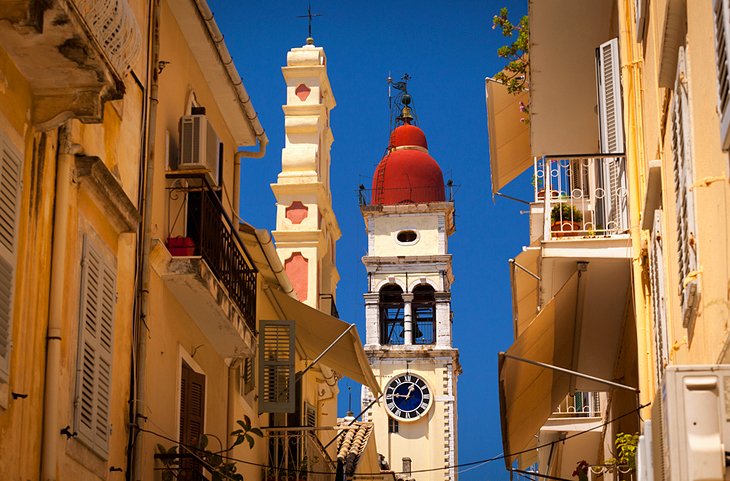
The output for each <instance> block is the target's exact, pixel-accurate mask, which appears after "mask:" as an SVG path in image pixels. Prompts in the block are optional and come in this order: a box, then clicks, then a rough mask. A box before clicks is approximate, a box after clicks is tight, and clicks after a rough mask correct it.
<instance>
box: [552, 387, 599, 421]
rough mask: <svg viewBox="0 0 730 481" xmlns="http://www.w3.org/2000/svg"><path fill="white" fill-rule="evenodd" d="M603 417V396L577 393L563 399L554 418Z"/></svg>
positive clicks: (553, 415)
mask: <svg viewBox="0 0 730 481" xmlns="http://www.w3.org/2000/svg"><path fill="white" fill-rule="evenodd" d="M600 416H601V394H600V393H598V392H581V391H577V392H575V393H573V394H569V395H568V396H566V397H565V399H563V402H561V403H560V404H559V405H558V406H557V407H556V408H555V411H553V414H552V416H551V417H554V418H575V417H578V418H581V417H590V418H592V417H600Z"/></svg>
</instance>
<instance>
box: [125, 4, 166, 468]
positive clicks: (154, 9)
mask: <svg viewBox="0 0 730 481" xmlns="http://www.w3.org/2000/svg"><path fill="white" fill-rule="evenodd" d="M150 9H151V12H150V19H151V22H152V25H151V30H152V32H151V42H150V43H151V47H150V63H149V64H148V68H149V76H148V78H151V81H150V85H149V91H148V92H149V97H148V100H147V101H148V102H149V116H148V119H147V154H146V158H145V160H144V161H145V164H146V168H147V174H146V179H145V185H144V201H143V208H142V215H143V221H142V222H143V226H142V236H143V237H142V240H141V245H142V257H141V259H140V272H141V274H142V279H141V289H140V290H139V291H138V293H137V295H138V299H139V313H138V316H137V319H135V322H136V324H137V326H136V329H135V331H136V333H137V358H136V370H135V380H134V384H135V387H136V393H134V395H135V398H134V399H133V402H132V415H133V418H132V423H133V425H132V430H131V436H133V440H134V447H133V451H132V462H131V464H132V466H131V468H132V472H131V475H130V476H129V479H131V480H134V481H139V480H141V479H142V477H143V475H142V461H143V460H142V455H143V452H144V451H143V449H142V448H143V438H144V435H143V433H142V432H141V431H139V429H138V428H140V427H142V425H143V423H144V422H145V421H146V419H147V413H146V410H145V401H146V376H145V374H146V371H145V370H146V364H147V337H148V336H149V328H148V326H149V322H148V321H149V289H150V264H149V258H150V249H151V244H152V190H153V188H154V177H155V138H156V136H155V131H156V124H157V104H158V99H157V95H158V90H159V77H158V76H159V71H158V69H157V63H158V62H159V58H160V6H159V0H152V3H151V5H150ZM138 245H139V244H138Z"/></svg>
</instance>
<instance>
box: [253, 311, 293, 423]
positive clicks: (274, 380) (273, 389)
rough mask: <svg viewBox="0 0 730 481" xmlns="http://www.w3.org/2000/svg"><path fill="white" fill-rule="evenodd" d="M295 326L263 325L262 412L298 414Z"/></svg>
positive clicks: (283, 323) (284, 322)
mask: <svg viewBox="0 0 730 481" xmlns="http://www.w3.org/2000/svg"><path fill="white" fill-rule="evenodd" d="M294 328H295V323H294V321H287V320H273V321H263V320H262V321H261V324H260V329H259V406H260V408H259V409H260V410H261V411H262V412H269V413H291V412H294V410H295V405H294V403H295V399H296V396H295V391H294V387H295V383H294V360H295V351H294V339H295V337H294V336H295V329H294Z"/></svg>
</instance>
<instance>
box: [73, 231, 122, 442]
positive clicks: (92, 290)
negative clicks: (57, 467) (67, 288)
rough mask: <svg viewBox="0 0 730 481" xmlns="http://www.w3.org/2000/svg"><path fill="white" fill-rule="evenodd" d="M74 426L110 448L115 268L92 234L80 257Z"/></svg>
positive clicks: (82, 435) (83, 435) (85, 436)
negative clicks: (92, 239)
mask: <svg viewBox="0 0 730 481" xmlns="http://www.w3.org/2000/svg"><path fill="white" fill-rule="evenodd" d="M81 266H82V267H81V302H80V305H81V312H80V320H79V345H78V360H77V379H76V404H75V407H76V409H75V417H74V418H75V419H74V421H75V429H76V431H77V432H78V433H79V438H80V439H81V440H82V441H84V442H85V443H86V444H87V445H88V446H89V447H90V448H92V449H94V450H95V451H96V452H97V453H99V454H101V455H103V456H106V455H107V453H108V449H109V409H110V401H111V370H112V345H113V327H114V307H115V305H116V272H115V268H114V267H113V266H112V265H110V264H109V263H108V262H107V261H105V260H104V258H103V257H102V255H101V252H100V251H99V249H98V248H97V247H95V246H94V245H93V244H92V241H90V239H89V237H88V236H87V237H85V238H84V253H83V257H82V260H81Z"/></svg>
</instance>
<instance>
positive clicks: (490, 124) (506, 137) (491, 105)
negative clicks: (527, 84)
mask: <svg viewBox="0 0 730 481" xmlns="http://www.w3.org/2000/svg"><path fill="white" fill-rule="evenodd" d="M486 95H487V130H488V131H489V163H490V170H491V174H492V193H495V192H498V191H499V190H500V189H501V188H502V187H504V186H505V185H507V184H508V183H510V182H511V181H512V180H514V179H515V177H517V176H518V175H520V174H521V173H522V172H524V171H525V170H526V169H527V168H529V167H530V166H531V165H532V157H531V156H530V127H529V125H528V124H527V123H525V122H521V121H520V119H521V118H523V117H527V115H526V114H525V113H523V112H521V111H520V108H519V104H520V102H522V103H524V104H525V105H527V104H528V103H529V102H530V99H529V94H528V93H527V92H521V93H519V94H518V95H513V94H510V93H507V87H506V86H505V85H504V84H503V83H501V82H498V81H496V80H494V79H492V78H487V79H486Z"/></svg>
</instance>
